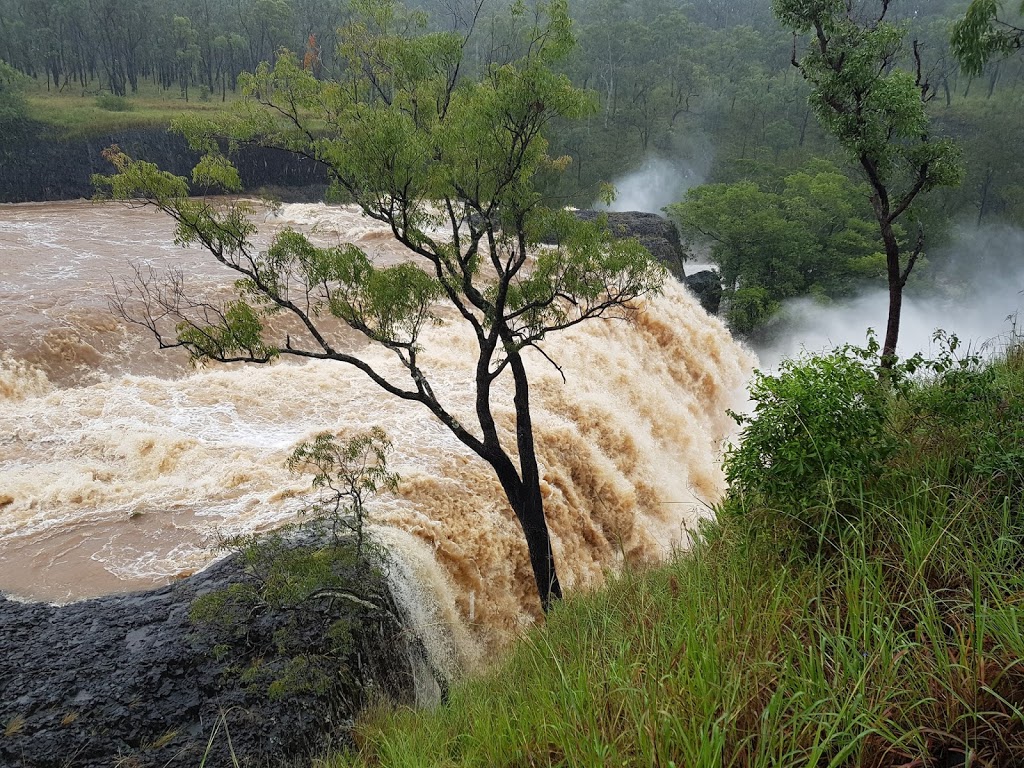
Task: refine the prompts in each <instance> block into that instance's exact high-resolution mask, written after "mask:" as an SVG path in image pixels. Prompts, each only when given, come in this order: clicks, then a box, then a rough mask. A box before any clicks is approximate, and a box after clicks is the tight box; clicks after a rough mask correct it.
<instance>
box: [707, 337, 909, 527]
mask: <svg viewBox="0 0 1024 768" xmlns="http://www.w3.org/2000/svg"><path fill="white" fill-rule="evenodd" d="M868 358H869V355H868V354H867V353H866V352H865V351H863V350H857V349H855V348H852V347H844V348H842V349H838V350H836V351H833V352H830V353H828V354H822V355H812V356H808V357H804V358H800V359H796V360H786V361H784V362H783V363H782V364H781V365H780V370H779V373H778V374H776V375H769V374H765V373H761V372H758V373H756V374H755V376H754V380H753V383H752V384H751V386H750V397H751V399H752V400H753V402H754V404H755V405H754V411H753V413H752V414H750V415H737V414H733V416H734V418H735V419H736V421H737V423H738V424H740V426H741V427H742V432H741V436H740V442H739V443H738V445H735V446H733V447H731V448H730V449H729V450H728V451H727V453H726V461H725V470H726V477H727V479H728V481H729V485H730V495H731V497H733V498H735V497H745V498H744V501H745V502H747V506H748V507H750V508H753V507H762V508H768V509H771V510H779V511H781V510H785V511H786V513H787V514H789V515H791V516H792V517H793V519H794V520H796V522H798V523H799V524H800V525H801V526H802V527H803V530H804V533H805V534H806V535H807V536H808V537H809V541H811V540H816V539H819V538H820V537H823V536H826V537H832V536H836V535H838V534H839V533H840V532H841V530H842V528H844V527H846V525H847V523H848V521H847V520H845V519H844V517H843V515H842V514H841V512H840V511H839V509H838V508H837V502H838V501H842V500H844V499H846V498H849V497H850V496H851V495H854V494H856V493H858V491H859V489H860V488H861V487H863V486H865V485H869V484H870V483H871V482H872V481H873V480H874V479H876V478H877V477H878V476H879V474H880V472H881V471H882V468H883V466H884V464H885V462H886V460H887V459H888V458H889V456H890V455H891V454H892V453H893V451H894V449H895V447H896V443H895V441H894V439H893V436H892V435H891V433H890V432H889V431H888V430H887V429H886V414H887V402H888V399H889V397H890V390H889V389H888V388H887V387H886V386H885V385H883V384H881V383H880V382H879V380H878V378H877V376H876V369H875V367H874V366H873V365H872V364H871V363H870V362H869V359H868Z"/></svg>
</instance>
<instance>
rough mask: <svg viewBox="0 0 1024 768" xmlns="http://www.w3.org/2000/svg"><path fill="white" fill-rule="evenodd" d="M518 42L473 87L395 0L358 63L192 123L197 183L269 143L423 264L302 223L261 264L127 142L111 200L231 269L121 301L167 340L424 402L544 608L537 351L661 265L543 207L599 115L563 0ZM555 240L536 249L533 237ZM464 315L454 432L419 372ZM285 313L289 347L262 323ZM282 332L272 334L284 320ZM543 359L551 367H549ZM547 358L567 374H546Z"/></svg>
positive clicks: (278, 86) (273, 70) (349, 57)
mask: <svg viewBox="0 0 1024 768" xmlns="http://www.w3.org/2000/svg"><path fill="white" fill-rule="evenodd" d="M513 17H514V19H515V21H516V23H518V24H519V26H520V27H522V29H523V31H524V32H525V33H526V34H525V41H524V42H523V43H522V47H521V49H520V50H519V52H518V53H517V55H515V56H511V55H509V53H508V50H507V49H502V50H501V51H500V52H499V53H500V56H495V57H493V58H495V59H500V60H496V61H494V62H493V63H491V64H490V65H488V66H486V67H484V68H483V69H482V70H481V71H480V72H479V74H478V76H475V77H472V78H470V77H466V76H464V74H463V73H462V69H463V61H464V59H463V54H464V48H465V46H466V42H467V39H468V35H467V34H460V33H457V32H441V33H436V32H435V33H427V32H425V31H423V30H422V29H420V30H419V31H417V32H416V33H410V19H414V17H412V16H409V15H406V14H403V12H401V11H400V9H399V8H398V7H397V6H395V5H393V4H392V3H390V2H388V1H387V0H382V2H379V3H377V4H375V5H372V6H370V7H366V8H364V10H363V12H362V14H361V15H360V16H358V17H357V18H356V19H355V20H354V21H353V22H352V23H351V24H350V25H349V26H348V27H347V28H346V29H344V30H342V33H343V39H344V40H345V44H344V47H343V53H344V55H345V57H346V61H347V66H346V68H345V70H344V72H342V73H341V74H340V75H339V76H338V77H336V78H335V79H332V80H322V79H318V78H317V77H315V76H314V74H313V73H312V72H311V71H309V70H307V69H304V68H303V66H302V65H301V63H300V62H299V61H298V59H297V58H296V57H295V56H292V55H287V54H285V55H282V56H280V57H279V58H278V60H277V62H276V63H275V64H274V65H273V66H270V65H267V64H264V65H261V66H260V67H259V68H258V69H257V70H256V72H255V73H254V74H251V75H249V76H246V77H245V78H244V80H243V87H244V94H245V99H244V100H243V101H242V102H241V105H240V107H239V109H238V111H237V112H236V113H235V114H233V115H232V116H231V117H228V118H222V119H218V120H217V121H216V122H205V121H197V120H194V119H192V120H188V121H184V122H181V123H179V125H178V127H179V129H180V130H182V131H183V132H184V133H185V134H186V136H187V137H188V138H189V140H190V141H191V143H192V144H193V146H194V147H197V148H199V149H201V150H202V151H204V152H205V154H204V156H203V157H202V159H201V160H200V162H199V164H198V165H197V166H196V168H195V169H194V172H193V175H192V179H191V185H192V187H193V188H194V187H196V186H200V187H210V186H218V187H220V188H223V189H227V190H237V189H239V186H240V185H239V178H238V174H237V172H236V170H235V168H234V167H233V166H232V164H231V162H230V160H229V157H228V156H229V154H230V149H232V148H235V147H238V146H242V145H259V146H263V147H276V148H280V149H283V150H286V151H288V152H291V153H293V154H295V155H299V156H302V157H305V158H309V159H311V160H312V161H314V162H316V163H318V164H319V165H321V166H322V167H323V168H324V169H325V170H326V173H327V175H328V177H329V179H330V183H331V187H332V193H333V194H335V195H337V196H339V197H342V198H344V199H347V200H350V201H352V202H354V203H355V204H356V205H358V206H359V208H360V209H361V210H362V212H363V214H365V215H366V216H368V217H370V218H371V219H374V220H376V221H378V222H382V223H383V224H385V225H386V226H387V227H388V228H390V231H391V233H392V235H393V236H394V238H395V240H397V241H398V242H399V243H401V244H402V246H404V248H405V249H406V250H407V251H408V256H409V260H408V261H407V262H405V263H400V264H397V265H394V266H389V267H381V266H378V265H375V264H374V263H373V261H372V260H371V259H370V258H369V257H368V256H367V255H366V254H365V253H364V252H363V251H362V250H360V249H359V248H358V247H356V246H354V245H341V246H338V247H331V248H320V247H316V246H315V245H313V244H312V243H311V242H310V241H309V240H308V239H307V238H306V237H305V236H304V235H302V234H300V233H298V232H294V231H284V232H282V233H280V234H279V235H278V236H277V237H276V238H275V239H274V240H273V243H272V244H271V245H270V247H269V248H268V249H266V250H265V251H260V250H258V249H257V248H256V247H254V245H253V240H252V236H253V234H254V232H255V227H254V225H253V224H252V223H251V220H250V217H249V216H247V210H246V208H245V206H244V205H243V204H241V203H235V204H231V205H227V206H226V207H225V206H224V204H223V203H222V202H214V201H209V200H207V199H204V198H197V197H190V196H189V194H190V182H189V181H188V180H186V179H184V178H181V177H175V176H173V175H171V174H168V173H166V172H162V171H160V170H159V169H157V168H156V167H155V166H153V165H152V164H149V163H146V162H142V161H139V160H134V159H131V158H129V157H127V156H126V155H125V154H124V153H122V152H120V151H119V150H118V149H117V148H116V147H114V148H111V149H109V150H108V151H107V153H106V155H107V158H108V159H109V160H110V161H111V162H112V163H113V164H114V166H115V167H116V169H117V173H116V174H114V175H112V176H109V177H98V178H97V182H98V184H99V185H100V187H101V188H102V189H103V190H104V194H105V195H107V196H110V197H112V198H115V199H120V200H129V201H135V202H141V203H144V204H149V205H153V206H156V207H157V208H159V209H161V210H162V211H165V212H166V213H168V214H169V215H170V216H172V217H173V218H174V220H175V221H176V222H177V229H176V238H177V241H178V242H180V243H182V244H198V245H200V246H202V247H203V248H205V249H206V250H208V251H209V252H210V254H211V255H212V257H213V258H214V259H216V260H217V261H219V262H220V263H221V264H223V265H224V266H225V267H227V268H228V269H230V270H233V271H234V272H235V273H237V274H238V276H239V280H238V282H237V283H236V285H237V288H238V290H237V295H235V296H234V297H233V298H232V299H231V300H230V301H228V302H226V303H223V304H219V305H214V304H211V303H209V302H205V301H201V300H199V299H198V298H196V297H195V296H192V295H190V293H189V291H188V290H187V288H186V285H185V277H184V276H182V275H181V274H171V275H169V276H166V275H165V276H156V275H153V274H152V273H150V272H148V271H145V270H143V269H142V268H139V269H137V271H136V278H135V279H134V280H133V281H131V282H130V283H128V284H126V285H123V286H121V287H120V288H119V289H118V290H117V293H116V297H115V305H116V307H117V308H118V309H119V311H120V312H121V313H122V314H123V315H124V317H125V318H126V319H128V320H130V321H132V322H135V323H139V324H141V325H143V326H145V327H146V328H148V329H149V331H151V332H152V333H153V334H154V335H155V337H156V340H157V342H158V343H159V345H160V346H161V347H163V348H167V347H183V348H185V349H186V350H187V351H188V352H189V353H190V354H191V355H192V356H194V357H195V358H199V359H204V360H215V361H224V362H231V361H245V362H250V363H266V362H270V361H272V360H274V359H275V358H278V357H283V356H291V357H297V358H308V359H318V360H332V361H336V362H338V363H344V364H347V365H351V366H354V367H355V368H358V369H359V370H360V371H362V372H363V373H364V374H365V375H366V376H368V377H369V378H370V379H372V380H373V382H375V383H376V384H377V385H378V386H379V387H380V388H381V389H383V390H384V391H386V392H388V393H390V394H391V395H393V396H395V397H397V398H401V399H403V400H407V401H411V402H415V403H419V404H420V405H421V406H423V407H425V408H427V409H428V410H429V411H430V413H432V414H433V415H434V417H436V418H437V419H438V420H439V421H440V422H441V423H442V424H444V425H445V426H446V427H447V428H448V429H449V430H450V431H451V433H452V434H453V435H454V436H455V437H456V438H457V439H458V440H459V441H461V442H462V443H463V444H464V445H465V446H467V447H468V448H469V449H470V450H472V451H473V452H474V453H475V454H476V455H477V456H479V457H480V458H481V459H483V460H484V461H486V462H487V463H488V464H489V465H490V467H491V468H492V469H493V470H494V473H495V475H496V476H497V478H498V480H499V482H500V484H501V487H502V489H503V490H504V492H505V495H506V496H507V498H508V503H509V505H510V506H511V509H512V511H513V512H514V514H515V517H516V518H517V520H518V521H519V524H520V526H521V527H522V531H523V534H524V536H525V539H526V544H527V548H528V551H529V557H530V562H531V565H532V568H533V575H534V578H535V580H536V587H537V592H538V594H539V597H540V602H541V606H542V607H543V608H544V610H547V609H548V608H549V607H550V605H551V603H552V601H553V600H555V599H557V598H559V597H560V596H561V589H560V586H559V582H558V577H557V575H556V569H555V559H554V555H553V552H552V548H551V542H550V537H549V532H548V526H547V522H546V519H545V515H544V505H543V497H542V493H541V471H540V467H539V465H538V458H537V454H536V448H535V440H534V427H533V421H532V418H531V406H530V379H529V377H528V375H527V368H526V361H525V359H524V356H525V355H526V354H527V353H528V350H530V349H531V348H532V349H533V350H534V351H535V353H536V354H538V355H541V356H544V357H547V355H546V354H545V352H544V351H543V348H542V347H543V342H544V340H545V339H546V337H547V336H548V334H551V333H554V332H557V331H560V330H563V329H566V328H569V327H571V326H574V325H576V324H578V323H581V322H584V321H586V320H590V319H592V318H601V317H610V316H618V317H623V316H626V315H628V314H629V313H630V312H631V311H633V309H634V300H635V299H637V298H638V297H641V296H643V295H645V294H650V293H652V292H656V291H657V290H658V289H659V287H660V285H661V282H662V280H663V279H664V270H663V268H662V267H661V266H660V265H658V264H657V263H656V262H654V261H653V260H652V259H651V257H650V254H649V253H647V251H646V250H645V249H644V248H642V247H641V246H640V245H639V244H638V243H637V242H636V241H615V240H614V239H613V238H611V236H610V235H609V234H608V232H607V228H606V227H602V226H600V225H594V224H588V223H582V222H578V221H577V220H576V219H575V217H574V216H573V215H572V214H571V213H569V212H565V211H562V210H558V209H554V208H551V207H548V206H546V205H545V202H544V198H543V196H542V193H541V191H540V186H539V181H538V179H539V177H540V175H541V174H550V173H551V172H557V171H560V170H562V169H564V167H565V165H566V164H567V160H565V159H560V158H552V157H550V156H548V154H547V152H546V150H547V146H548V145H547V142H546V140H545V138H544V133H545V130H546V129H547V128H548V127H549V126H550V124H551V122H552V121H553V120H556V119H571V118H578V117H581V116H583V115H585V114H587V113H588V112H589V111H590V110H591V109H592V104H593V101H592V99H591V98H590V96H589V95H588V94H587V93H585V92H582V91H580V90H577V89H575V88H573V87H572V85H571V84H570V82H569V81H568V79H567V78H566V77H564V76H562V75H559V74H556V73H555V72H554V71H553V70H552V64H553V63H555V62H556V61H558V60H559V59H561V58H563V57H564V56H565V55H566V54H567V53H568V52H569V51H570V50H571V48H572V45H573V38H572V35H571V32H570V21H569V17H568V15H567V11H566V6H565V2H564V0H552V2H551V3H550V4H548V5H545V6H543V7H541V8H539V9H538V11H537V13H531V14H529V16H528V17H527V16H526V15H525V14H524V11H523V6H522V4H521V3H517V4H516V5H514V6H513ZM552 237H554V240H555V241H556V242H557V245H555V246H551V247H542V246H540V245H539V243H540V242H541V240H544V241H546V242H550V241H551V239H552ZM442 306H443V307H448V308H454V310H455V312H456V313H457V317H458V318H459V320H458V321H459V322H462V323H464V324H465V325H466V326H468V327H469V328H470V329H471V331H472V334H473V336H474V338H475V340H476V360H475V374H474V381H473V385H474V389H473V392H474V419H473V421H472V423H466V422H464V421H460V420H459V419H458V418H456V416H455V415H454V413H453V411H452V410H451V407H450V405H449V404H447V403H446V399H445V393H444V392H443V391H439V390H438V389H435V386H434V382H433V380H432V377H431V371H430V370H429V367H425V366H424V364H422V363H421V359H422V355H421V352H422V349H421V343H420V342H421V334H422V331H423V330H424V328H425V327H426V326H427V325H429V324H431V323H432V322H435V321H436V320H437V313H438V308H439V307H442ZM275 313H277V314H280V313H283V314H285V315H287V316H289V317H290V318H291V319H292V321H293V323H292V324H293V325H294V324H295V322H294V321H297V325H298V328H299V329H300V330H295V329H294V328H292V330H290V331H289V332H288V333H287V334H285V333H283V332H281V333H278V334H275V333H274V331H273V329H272V328H271V327H270V326H269V324H268V322H267V321H268V319H269V317H270V316H271V315H273V314H275ZM337 320H341V321H343V322H344V323H345V324H347V325H348V326H350V327H351V328H353V329H355V330H356V331H358V332H359V333H361V334H362V335H363V336H365V337H366V338H367V339H369V340H370V341H371V342H373V343H375V344H377V345H380V346H381V347H384V348H385V349H387V350H389V351H390V352H391V353H393V355H394V359H396V360H397V361H398V362H399V363H400V365H401V368H400V369H399V370H401V375H398V376H396V375H394V373H393V372H390V373H389V372H388V371H387V370H384V369H380V368H378V367H375V366H374V365H373V364H371V362H370V361H369V360H368V358H367V357H366V356H365V355H364V356H360V354H359V353H358V352H351V351H348V350H347V349H345V348H344V347H343V346H342V345H341V344H340V343H339V341H338V337H337V336H336V334H335V333H334V332H333V331H332V325H331V321H334V322H335V323H336V322H337ZM278 326H279V324H278ZM547 359H548V360H550V358H547ZM551 362H552V364H554V362H555V361H553V360H552V361H551ZM503 377H510V378H511V383H512V387H511V391H512V394H513V406H514V413H515V425H514V434H513V435H512V436H508V437H504V438H503V437H502V434H501V433H500V431H499V428H498V426H497V424H496V421H495V415H494V408H495V405H496V403H497V401H498V399H499V398H501V397H502V395H501V394H500V392H499V389H498V388H497V386H496V385H497V382H498V381H499V380H500V379H502V378H503Z"/></svg>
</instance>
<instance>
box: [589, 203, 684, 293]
mask: <svg viewBox="0 0 1024 768" xmlns="http://www.w3.org/2000/svg"><path fill="white" fill-rule="evenodd" d="M602 213H603V214H604V215H606V216H607V217H608V228H609V229H610V230H611V232H612V234H614V235H615V236H616V237H620V238H627V237H635V238H636V239H637V240H639V241H640V244H641V245H643V246H644V247H645V248H646V249H647V250H649V251H650V252H651V254H652V255H653V256H654V258H656V259H657V260H658V261H660V262H661V263H662V264H664V265H665V266H666V267H668V269H669V271H670V272H671V273H672V274H673V275H675V276H676V278H678V279H679V280H682V279H683V277H684V276H685V274H686V273H685V271H684V269H683V262H684V261H685V260H686V251H684V250H683V244H682V242H681V241H680V240H679V230H677V229H676V225H675V224H673V223H672V222H671V221H669V220H668V219H666V218H663V217H661V216H659V215H658V214H656V213H644V212H642V211H625V212H616V211H590V210H580V211H576V216H577V217H578V218H580V219H582V220H583V221H593V220H594V219H596V218H597V217H598V216H600V215H601V214H602Z"/></svg>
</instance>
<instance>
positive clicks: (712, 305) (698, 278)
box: [684, 269, 722, 315]
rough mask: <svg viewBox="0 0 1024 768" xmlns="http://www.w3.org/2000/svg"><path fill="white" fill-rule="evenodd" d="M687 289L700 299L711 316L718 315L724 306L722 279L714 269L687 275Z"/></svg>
mask: <svg viewBox="0 0 1024 768" xmlns="http://www.w3.org/2000/svg"><path fill="white" fill-rule="evenodd" d="M684 282H685V283H686V287H687V288H689V289H690V291H691V292H692V293H693V294H694V295H695V296H696V297H697V298H698V299H700V305H701V306H702V307H704V311H705V312H707V313H708V314H709V315H717V314H718V308H719V307H720V306H721V305H722V277H721V275H719V274H718V273H717V272H715V271H714V270H713V269H704V270H701V271H700V272H695V273H693V274H692V275H687V276H686V278H685V280H684Z"/></svg>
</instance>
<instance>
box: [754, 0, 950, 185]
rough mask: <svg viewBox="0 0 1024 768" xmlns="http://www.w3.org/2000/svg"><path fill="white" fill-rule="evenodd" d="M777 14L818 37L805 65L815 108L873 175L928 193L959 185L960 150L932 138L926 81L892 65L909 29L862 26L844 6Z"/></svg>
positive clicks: (784, 2) (784, 1) (782, 0)
mask: <svg viewBox="0 0 1024 768" xmlns="http://www.w3.org/2000/svg"><path fill="white" fill-rule="evenodd" d="M772 8H773V10H774V11H775V14H776V16H777V17H778V18H779V20H780V21H781V22H782V23H783V25H785V26H786V27H789V28H790V29H792V30H793V31H794V32H796V33H798V34H806V33H809V32H811V33H813V34H814V35H815V36H816V39H815V40H814V41H813V42H812V44H811V46H810V47H809V48H808V50H807V52H806V53H805V55H804V56H803V58H801V59H800V62H799V63H800V69H801V72H802V73H803V75H804V78H805V79H806V80H807V81H808V82H809V83H810V85H811V88H812V92H811V106H812V107H813V108H814V112H815V114H816V115H817V117H818V120H819V121H820V122H821V124H822V125H823V126H824V128H825V130H827V131H828V132H829V133H830V134H832V135H833V136H835V138H836V139H837V140H838V141H839V143H840V145H841V146H842V147H843V148H844V149H845V150H846V151H847V152H848V153H849V154H850V155H851V157H852V158H853V160H854V162H856V163H858V164H859V165H864V163H865V161H867V165H866V166H865V167H864V171H865V173H866V174H867V176H868V177H870V176H871V175H872V174H874V175H875V176H876V177H877V178H878V179H879V180H880V181H881V182H882V183H886V184H891V183H899V182H901V181H903V180H904V178H905V177H907V176H908V175H909V177H910V179H911V182H910V183H911V184H914V185H917V184H919V185H920V191H922V192H926V191H928V190H930V189H934V188H936V187H940V186H954V185H956V184H958V183H959V181H960V178H961V177H962V174H963V172H962V169H961V167H960V164H959V152H958V150H957V148H956V147H955V146H954V145H953V144H952V143H951V142H949V141H945V140H935V139H933V138H932V137H931V136H930V135H929V131H928V116H927V113H926V112H925V102H924V99H923V95H924V94H923V93H922V83H921V82H920V81H919V79H918V78H916V77H915V74H914V73H912V72H908V71H906V70H904V69H901V68H899V67H896V66H893V65H894V64H895V63H896V61H897V59H898V54H899V53H900V50H901V46H902V44H903V38H904V34H905V29H904V27H902V26H900V25H897V24H893V23H890V22H887V21H884V20H879V21H877V22H876V23H870V22H867V21H860V20H858V19H857V18H855V17H854V16H853V14H852V12H851V11H850V10H849V9H848V8H847V6H846V4H844V3H837V2H812V3H808V2H805V0H774V2H773V4H772ZM880 14H881V17H882V19H884V16H885V10H882V9H881V5H880ZM822 41H824V47H823V45H822ZM869 180H870V179H869ZM894 203H895V201H894Z"/></svg>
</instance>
